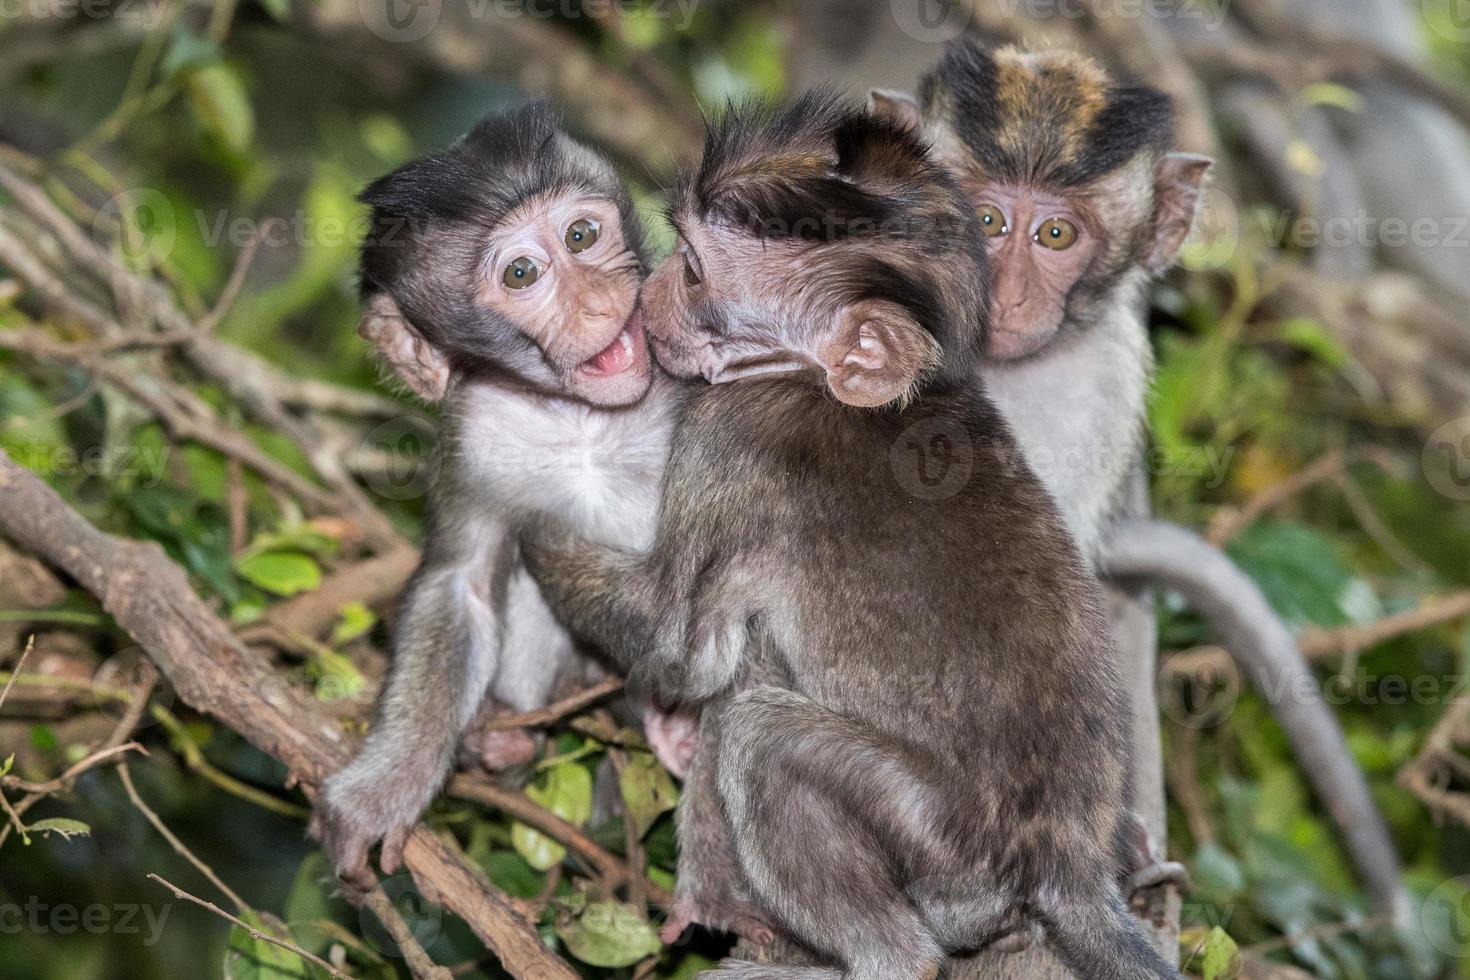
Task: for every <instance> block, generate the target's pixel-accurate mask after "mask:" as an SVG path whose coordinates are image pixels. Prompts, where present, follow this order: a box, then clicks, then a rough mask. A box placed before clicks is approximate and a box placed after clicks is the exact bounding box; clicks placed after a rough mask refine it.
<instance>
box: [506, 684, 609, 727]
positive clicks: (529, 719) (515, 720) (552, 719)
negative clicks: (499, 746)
mask: <svg viewBox="0 0 1470 980" xmlns="http://www.w3.org/2000/svg"><path fill="white" fill-rule="evenodd" d="M622 689H623V681H622V678H620V677H609V678H608V679H607V680H605V681H600V682H598V683H597V684H594V685H592V686H591V687H589V688H586V689H585V690H581V691H578V692H577V693H576V694H573V695H571V696H570V697H565V698H562V699H561V700H560V701H554V702H552V703H551V704H548V705H547V706H546V707H544V708H537V709H536V710H534V711H522V712H521V713H519V714H514V715H503V716H501V717H499V718H496V719H494V720H493V721H491V722H490V724H488V725H486V726H485V730H486V731H491V732H503V731H507V730H509V729H512V728H546V727H548V726H550V725H554V724H556V723H557V722H559V721H561V720H562V719H564V718H567V717H569V716H571V715H575V714H577V713H578V712H580V711H582V710H583V709H584V708H587V707H588V706H590V705H594V704H596V703H597V702H598V701H601V700H602V699H603V698H605V697H607V696H608V695H610V694H616V693H617V692H619V691H621V690H622Z"/></svg>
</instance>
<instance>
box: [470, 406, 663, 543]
mask: <svg viewBox="0 0 1470 980" xmlns="http://www.w3.org/2000/svg"><path fill="white" fill-rule="evenodd" d="M672 391H673V388H672V384H671V383H670V382H668V381H665V380H663V379H660V380H658V381H656V382H655V386H654V389H653V390H652V391H651V392H649V394H648V396H647V397H646V398H644V399H643V400H642V401H641V402H639V403H638V404H637V405H634V406H630V407H628V408H625V409H596V408H590V407H588V406H585V405H580V404H576V403H572V402H567V401H561V400H554V399H546V398H536V397H529V396H527V395H524V394H521V393H517V392H507V391H504V390H501V389H499V388H495V387H492V386H489V385H478V386H475V387H472V388H470V389H468V390H466V391H465V392H464V393H463V401H462V402H461V404H462V406H463V412H462V414H461V415H460V416H459V418H460V423H459V424H458V425H456V426H455V427H454V431H455V437H454V441H453V445H452V447H451V448H450V451H452V452H455V453H456V454H458V455H460V456H461V457H463V460H464V462H465V463H466V464H467V466H466V469H465V471H464V472H465V473H466V474H467V475H469V477H470V479H472V480H474V481H475V483H476V484H477V485H476V486H475V489H474V493H475V495H476V496H477V497H480V498H482V499H484V500H485V501H486V504H487V506H490V507H493V508H494V509H495V510H497V511H499V512H501V513H530V512H539V513H550V514H555V515H556V516H558V517H560V518H562V519H563V520H565V521H567V522H568V523H569V524H571V525H573V526H574V527H575V528H576V529H577V530H578V531H579V532H580V533H581V534H584V535H586V536H587V537H590V538H592V539H594V540H596V541H599V542H601V543H603V544H608V545H614V546H617V547H622V548H633V549H637V550H644V549H646V548H647V547H649V546H650V545H651V544H652V541H653V532H654V528H655V524H656V519H657V515H658V502H659V491H660V487H661V483H662V480H663V471H664V466H665V464H666V463H667V461H668V447H669V435H670V432H671V431H672V429H673V422H674V413H675V410H676V401H675V399H674V398H673V397H671V395H672Z"/></svg>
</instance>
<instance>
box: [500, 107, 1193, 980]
mask: <svg viewBox="0 0 1470 980" xmlns="http://www.w3.org/2000/svg"><path fill="white" fill-rule="evenodd" d="M672 218H673V220H674V223H675V225H676V227H677V229H678V230H679V232H680V244H679V248H678V250H677V251H676V253H675V254H674V256H672V257H671V258H670V259H669V260H668V261H667V262H665V263H664V265H663V266H661V267H660V269H659V270H658V271H657V272H655V273H654V275H653V276H652V277H650V279H649V281H648V283H647V284H646V286H645V290H644V295H643V303H644V306H645V308H646V310H647V316H648V320H649V323H650V332H651V334H652V339H653V342H654V344H655V349H656V350H657V352H658V356H659V360H660V363H662V364H663V365H664V366H665V367H666V368H668V369H669V370H670V371H671V372H672V373H674V374H675V375H676V376H683V377H703V378H704V379H705V380H708V381H711V382H718V383H716V384H714V385H713V386H712V387H709V388H707V389H698V390H697V394H696V396H695V397H694V398H693V400H692V401H691V402H690V403H689V405H688V406H687V408H686V409H685V410H684V411H683V412H682V413H681V416H680V420H679V424H678V426H677V428H676V430H675V434H674V438H673V444H672V450H671V457H670V463H669V469H668V472H667V475H666V480H665V485H664V499H663V503H662V506H661V510H660V517H659V528H658V534H657V537H656V541H655V545H654V549H653V551H652V553H651V554H650V555H649V556H647V557H646V558H644V557H640V556H637V555H634V554H631V553H629V552H626V551H619V550H617V549H609V548H606V547H601V546H598V545H596V544H593V543H591V542H587V541H584V540H577V539H576V538H575V536H574V535H569V534H568V533H567V531H566V530H565V529H564V528H559V527H556V526H554V525H553V526H547V524H546V522H539V521H538V522H533V524H532V525H531V527H530V529H529V530H528V532H527V536H525V537H523V553H524V555H525V558H526V561H527V565H528V567H529V568H530V569H531V570H532V573H533V574H534V575H535V576H536V577H537V579H538V581H540V583H541V585H542V588H543V593H544V594H545V596H546V598H547V599H548V601H549V602H550V603H551V605H552V608H553V609H554V610H555V611H556V612H557V614H558V617H559V618H561V619H562V620H563V621H564V622H566V623H567V624H568V625H569V626H570V627H571V628H572V629H573V631H574V632H576V633H578V634H579V635H585V636H587V637H588V638H589V639H591V640H593V641H595V642H596V643H597V644H598V645H599V646H600V647H601V648H602V649H604V650H605V651H606V652H607V653H608V655H609V656H610V657H611V658H612V660H613V661H614V662H616V663H617V664H618V665H619V666H621V667H622V668H624V669H625V670H626V671H627V672H628V674H629V684H630V685H631V686H632V687H634V688H635V689H642V690H648V691H650V692H652V693H653V694H654V695H655V697H656V698H657V699H658V700H660V701H662V702H664V703H670V704H677V703H700V702H703V703H705V705H706V717H705V724H707V725H713V726H714V730H715V731H716V732H717V733H718V736H717V737H718V746H717V753H716V758H715V766H716V769H717V773H716V776H717V778H716V784H717V787H718V792H719V797H720V802H721V804H722V806H723V809H724V813H725V815H726V818H727V821H728V826H729V829H730V831H731V836H732V840H733V843H734V845H735V851H736V854H737V856H738V860H739V866H740V871H741V873H742V874H743V877H744V881H745V883H746V885H748V886H749V888H750V890H751V894H752V895H753V897H754V899H755V902H756V904H757V906H758V908H759V909H760V911H761V912H762V913H764V914H765V915H766V916H768V917H769V920H770V921H771V922H772V923H773V924H774V925H776V926H777V927H778V928H780V929H781V930H783V931H784V932H786V933H788V934H790V935H791V936H793V937H794V938H796V939H797V940H799V941H800V942H801V943H802V944H804V945H805V946H807V947H809V948H811V949H813V950H816V951H817V952H819V953H820V954H822V955H824V956H825V957H827V958H828V959H829V960H830V961H832V962H833V963H834V964H836V965H835V966H833V967H789V966H756V965H753V964H739V963H727V964H725V965H723V966H722V968H721V969H720V970H719V971H717V974H716V975H720V976H730V977H736V976H739V977H747V978H772V980H778V978H792V980H794V978H811V980H817V978H835V977H846V978H850V980H904V978H916V980H917V978H919V977H933V976H934V975H935V973H936V971H937V970H938V968H939V963H940V962H941V960H942V957H943V955H944V953H946V952H947V951H950V950H958V949H967V948H975V947H977V946H979V945H982V944H984V943H985V942H987V941H989V940H990V939H992V938H994V937H995V936H997V935H1000V934H1003V933H1005V932H1007V931H1010V930H1012V929H1014V928H1015V927H1016V925H1017V923H1018V922H1025V921H1037V922H1040V923H1041V924H1042V925H1043V927H1044V928H1045V929H1046V930H1047V932H1048V934H1049V935H1050V936H1051V937H1052V938H1053V940H1054V941H1055V942H1056V944H1057V945H1058V947H1059V948H1060V949H1061V951H1062V953H1063V955H1064V957H1065V958H1066V960H1067V961H1068V963H1069V965H1071V966H1072V968H1073V969H1074V970H1076V971H1077V972H1078V973H1079V974H1080V975H1083V976H1087V977H1094V978H1103V980H1107V978H1115V980H1125V978H1126V980H1138V978H1141V977H1159V978H1175V977H1177V976H1178V974H1177V972H1175V971H1174V970H1173V969H1171V968H1170V967H1169V966H1168V965H1167V964H1165V963H1164V962H1163V960H1162V959H1161V958H1160V957H1159V955H1158V954H1157V953H1156V952H1155V951H1154V950H1153V949H1152V948H1151V947H1150V946H1149V944H1148V942H1147V940H1146V939H1145V938H1144V936H1143V934H1142V932H1141V930H1140V928H1139V926H1138V924H1137V923H1136V922H1134V921H1133V919H1132V918H1131V916H1130V915H1129V914H1128V911H1127V909H1126V906H1125V904H1124V901H1123V899H1122V896H1121V894H1120V891H1119V886H1118V882H1117V875H1118V873H1119V870H1120V866H1121V862H1122V854H1123V851H1124V849H1125V846H1124V838H1126V837H1127V836H1128V834H1127V826H1128V824H1129V813H1128V800H1129V791H1130V780H1129V749H1128V731H1127V728H1128V725H1127V708H1126V695H1125V693H1124V692H1123V690H1122V689H1121V686H1120V684H1119V682H1118V678H1117V676H1116V672H1115V670H1114V669H1113V661H1112V651H1111V649H1110V644H1109V641H1108V638H1107V630H1106V623H1105V617H1104V616H1103V614H1102V609H1101V599H1100V594H1099V592H1098V589H1097V586H1096V583H1095V581H1094V580H1093V579H1092V578H1091V576H1090V575H1089V573H1088V572H1087V571H1086V568H1085V565H1084V563H1083V562H1082V560H1081V557H1080V556H1079V555H1078V553H1077V552H1076V550H1075V547H1074V546H1073V544H1072V543H1071V540H1070V538H1069V537H1068V535H1067V534H1066V531H1065V528H1064V526H1063V524H1062V521H1061V519H1060V517H1059V515H1058V514H1057V512H1056V510H1055V507H1054V505H1053V504H1052V503H1051V501H1050V498H1049V497H1048V496H1047V494H1046V492H1045V490H1044V489H1043V488H1042V486H1041V484H1040V483H1039V482H1038V481H1037V480H1036V479H1035V477H1034V476H1033V475H1032V474H1031V473H1030V471H1029V469H1028V468H1027V467H1026V465H1025V463H1024V460H1023V459H1022V458H1021V456H1020V453H1019V451H1018V450H1017V447H1016V446H1015V444H1014V442H1013V441H1012V440H1011V437H1010V435H1009V432H1008V430H1007V428H1006V426H1005V424H1004V422H1003V421H1002V420H1001V418H1000V416H999V414H998V413H997V412H996V410H995V409H994V407H993V406H992V405H991V404H990V403H989V402H988V401H987V400H986V398H985V397H984V394H983V391H982V389H981V386H980V384H979V382H978V381H977V379H976V375H975V366H976V361H977V359H978V357H979V355H980V353H981V349H982V347H983V343H984V325H985V321H986V304H987V296H986V291H985V288H984V281H985V274H984V248H983V241H982V237H981V233H980V231H979V226H978V223H977V222H976V220H975V218H974V215H973V210H972V209H971V207H970V206H969V204H968V202H967V201H965V199H964V198H963V197H962V196H961V195H960V194H959V193H958V190H957V188H956V187H955V186H954V185H953V184H952V183H951V181H950V180H949V178H948V177H947V176H946V175H945V174H944V173H943V172H942V171H941V170H940V169H939V168H937V167H935V166H934V165H933V164H932V163H931V162H930V160H929V158H928V157H927V156H926V154H925V151H924V147H923V146H922V144H920V143H919V142H918V140H916V139H915V138H914V137H913V136H912V135H911V134H909V133H908V132H907V131H905V130H903V129H901V128H899V127H896V126H893V125H891V124H888V123H885V122H883V121H882V120H879V119H877V118H875V117H873V116H871V115H868V114H866V113H863V112H861V111H857V110H854V109H852V108H850V107H848V106H846V105H845V104H843V103H842V102H841V101H840V100H836V99H833V98H831V97H828V96H822V95H812V96H807V97H804V98H802V99H800V100H798V101H797V102H795V103H793V104H791V105H788V106H787V107H785V108H783V109H780V110H775V111H757V110H744V111H732V112H731V113H730V114H729V115H727V116H726V118H725V119H724V120H722V121H721V122H720V123H719V124H717V125H716V126H715V127H714V128H712V130H711V132H710V135H709V137H708V139H707V141H706V148H705V154H704V159H703V162H702V163H701V165H700V168H699V170H698V172H697V174H695V175H693V176H692V177H691V178H690V179H688V180H686V181H685V182H684V183H683V185H682V186H681V187H680V188H679V190H678V191H677V192H676V194H675V198H674V206H673V212H672ZM900 409H902V410H901V411H900ZM914 425H931V426H937V427H940V428H941V429H944V430H945V431H946V432H947V433H948V434H949V436H950V438H951V439H952V441H953V442H954V444H955V445H957V446H960V447H963V449H964V451H965V452H966V453H967V454H968V455H969V458H970V460H971V467H970V475H969V478H968V479H967V480H963V481H958V484H957V485H956V486H954V487H952V488H950V490H949V492H947V493H943V494H927V493H926V494H916V493H915V492H913V490H912V489H911V484H910V482H909V481H907V480H906V479H905V477H904V476H903V475H902V474H901V473H900V472H899V469H900V468H901V466H902V465H903V464H901V463H896V462H895V459H894V449H895V447H896V446H898V445H899V444H900V441H901V438H902V436H903V434H904V432H905V431H906V430H907V429H909V428H910V427H912V426H914ZM976 596H983V597H984V599H985V601H983V602H976V601H975V598H976ZM752 628H754V629H755V630H756V631H757V632H758V633H759V634H763V635H764V637H765V639H766V641H767V642H764V643H759V644H755V643H749V642H748V640H749V639H750V635H751V634H750V630H751V629H752ZM752 667H759V668H760V669H762V670H763V672H764V674H763V678H762V679H763V681H764V682H763V683H759V684H755V685H751V684H750V682H749V678H748V675H747V671H748V670H749V669H750V668H752ZM1059 764H1064V765H1065V766H1066V773H1065V774H1064V775H1059V774H1058V773H1057V771H1056V767H1057V766H1058V765H1059Z"/></svg>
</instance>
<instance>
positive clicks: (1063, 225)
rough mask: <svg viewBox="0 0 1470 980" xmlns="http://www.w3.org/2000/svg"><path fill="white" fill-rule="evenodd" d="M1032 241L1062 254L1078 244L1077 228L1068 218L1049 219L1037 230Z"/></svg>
mask: <svg viewBox="0 0 1470 980" xmlns="http://www.w3.org/2000/svg"><path fill="white" fill-rule="evenodd" d="M1032 240H1033V241H1037V242H1040V243H1041V244H1043V245H1045V246H1046V247H1047V248H1050V249H1055V250H1056V251H1058V252H1061V251H1063V250H1065V249H1069V248H1071V247H1072V246H1073V245H1074V244H1076V242H1077V226H1076V225H1074V224H1072V222H1070V221H1068V220H1067V219H1066V218H1047V219H1046V220H1045V221H1043V222H1042V223H1041V227H1040V228H1038V229H1036V234H1035V235H1034V236H1032Z"/></svg>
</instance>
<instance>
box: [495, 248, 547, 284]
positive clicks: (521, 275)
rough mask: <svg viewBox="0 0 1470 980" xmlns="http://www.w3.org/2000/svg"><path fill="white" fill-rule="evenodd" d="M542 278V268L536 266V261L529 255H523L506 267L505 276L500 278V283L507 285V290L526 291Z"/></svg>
mask: <svg viewBox="0 0 1470 980" xmlns="http://www.w3.org/2000/svg"><path fill="white" fill-rule="evenodd" d="M540 277H541V267H540V266H538V265H537V264H536V260H535V259H533V258H531V257H530V256H529V255H522V256H521V257H520V258H516V259H512V260H511V263H510V265H508V266H506V267H505V275H503V276H501V277H500V281H501V282H503V283H505V288H507V289H525V288H526V287H527V286H529V285H531V283H533V282H535V281H536V280H537V279H539V278H540Z"/></svg>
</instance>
